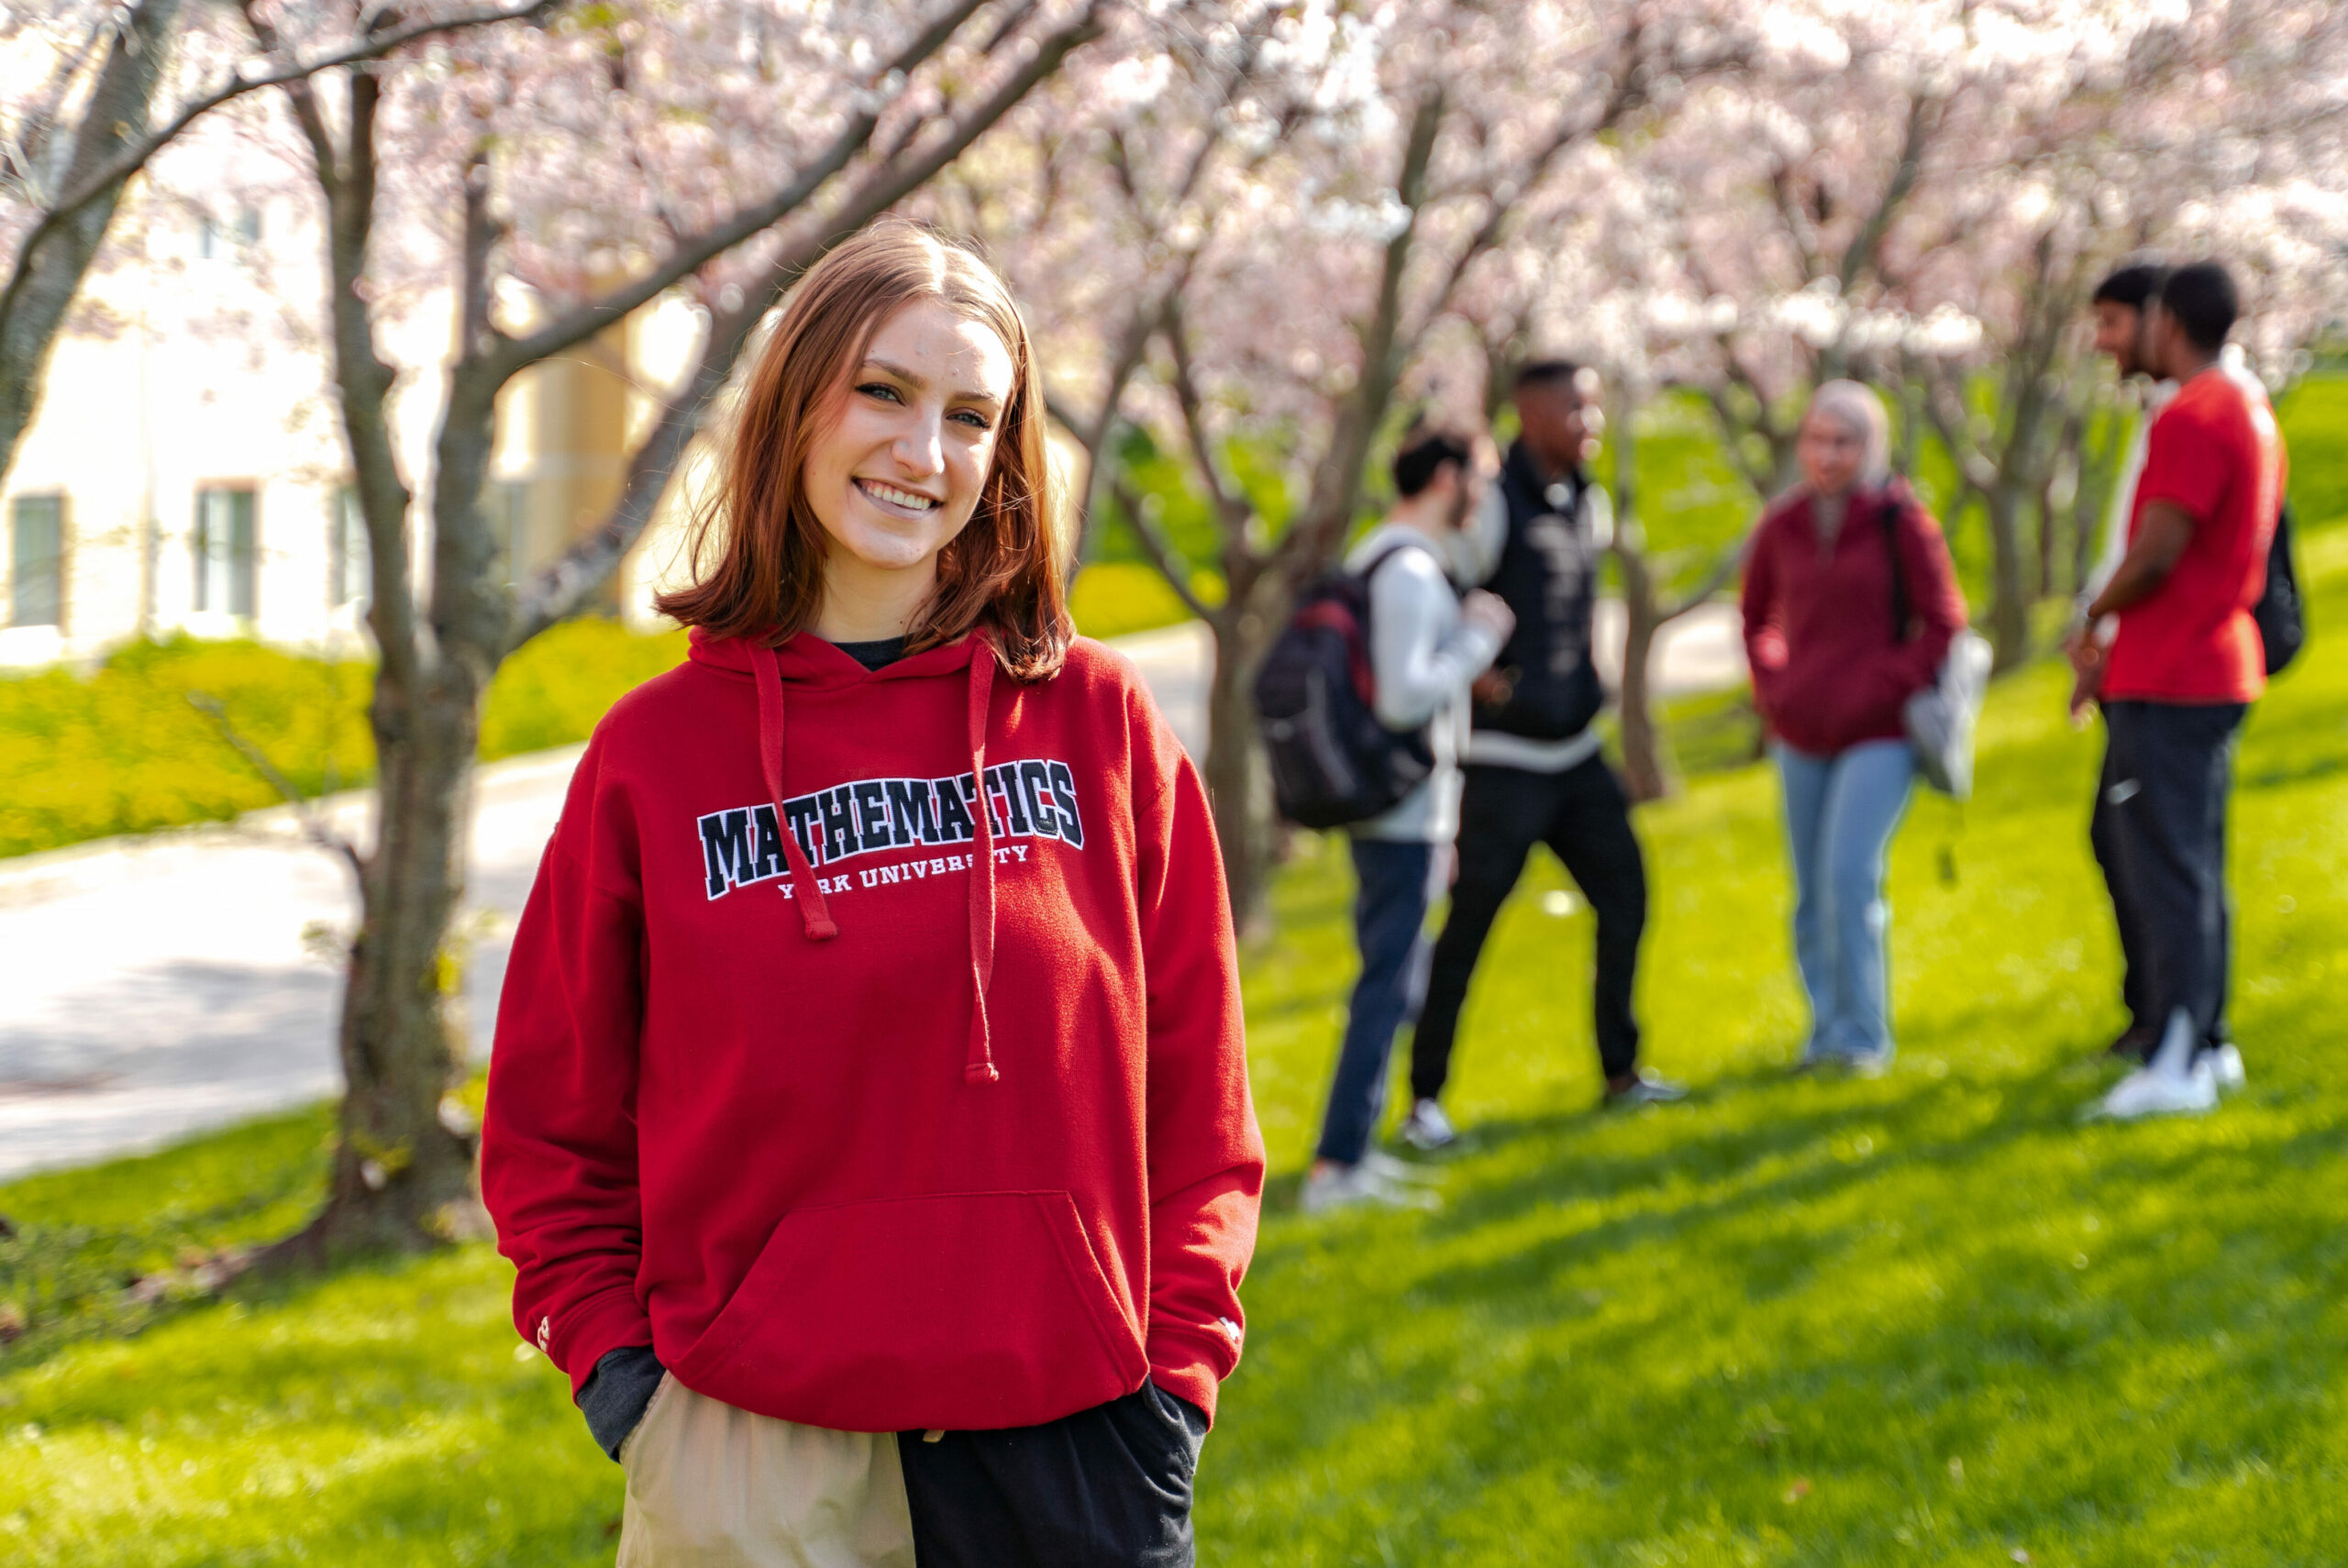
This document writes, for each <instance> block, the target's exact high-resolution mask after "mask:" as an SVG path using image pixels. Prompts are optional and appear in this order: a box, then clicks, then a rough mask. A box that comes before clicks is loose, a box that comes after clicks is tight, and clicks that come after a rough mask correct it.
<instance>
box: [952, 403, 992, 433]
mask: <svg viewBox="0 0 2348 1568" xmlns="http://www.w3.org/2000/svg"><path fill="white" fill-rule="evenodd" d="M949 417H951V418H954V419H958V420H960V421H961V422H962V423H963V424H965V425H969V427H970V428H971V429H973V430H991V429H992V428H993V426H992V425H990V424H989V423H988V422H987V416H986V415H985V414H980V412H979V411H978V410H977V409H975V408H958V409H956V410H955V411H954V412H953V414H951V415H949Z"/></svg>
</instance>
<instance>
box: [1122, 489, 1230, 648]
mask: <svg viewBox="0 0 2348 1568" xmlns="http://www.w3.org/2000/svg"><path fill="white" fill-rule="evenodd" d="M1109 491H1110V493H1111V494H1112V495H1113V496H1115V497H1116V499H1117V505H1118V507H1119V509H1121V510H1122V511H1123V512H1124V514H1125V521H1126V522H1128V523H1130V524H1132V525H1133V529H1134V536H1135V538H1137V539H1139V540H1140V541H1141V547H1142V553H1143V554H1145V555H1146V556H1147V557H1149V564H1150V565H1152V566H1154V567H1156V568H1157V575H1158V576H1160V577H1162V578H1164V579H1165V580H1166V586H1167V587H1168V588H1170V589H1172V590H1173V591H1174V597H1175V598H1177V599H1180V601H1181V602H1182V607H1183V608H1184V609H1186V610H1188V611H1189V612H1190V613H1191V614H1193V615H1195V616H1197V617H1198V618H1199V619H1200V620H1202V621H1213V619H1214V610H1213V607H1212V606H1211V605H1209V604H1208V603H1207V602H1206V601H1205V600H1203V599H1202V598H1200V597H1199V594H1198V591H1197V590H1196V589H1194V588H1192V587H1191V573H1190V563H1189V562H1187V561H1185V560H1183V559H1182V558H1181V555H1180V552H1179V551H1177V550H1176V549H1175V548H1174V544H1173V541H1172V540H1170V539H1168V538H1167V537H1166V536H1164V535H1162V534H1160V533H1159V532H1158V531H1157V524H1155V523H1152V522H1151V521H1150V520H1149V514H1148V513H1146V512H1144V511H1143V510H1142V504H1141V497H1139V496H1137V495H1135V493H1134V491H1133V487H1132V486H1131V485H1128V484H1127V483H1126V482H1125V481H1124V480H1122V479H1117V480H1110V481H1109Z"/></svg>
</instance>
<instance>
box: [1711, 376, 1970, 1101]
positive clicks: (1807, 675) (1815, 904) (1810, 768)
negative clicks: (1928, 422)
mask: <svg viewBox="0 0 2348 1568" xmlns="http://www.w3.org/2000/svg"><path fill="white" fill-rule="evenodd" d="M1887 447H1888V438H1887V433H1886V429H1885V420H1884V414H1883V405H1882V404H1881V403H1879V402H1877V399H1876V395H1875V393H1873V392H1870V391H1868V390H1867V389H1866V387H1864V386H1861V385H1860V384H1859V383H1858V382H1856V381H1829V382H1827V383H1826V384H1825V385H1824V386H1822V387H1820V388H1819V389H1818V392H1817V394H1816V395H1815V396H1814V397H1812V398H1811V404H1810V409H1809V412H1808V413H1807V414H1804V415H1803V416H1802V424H1801V434H1800V438H1799V444H1798V446H1797V447H1796V452H1797V455H1798V456H1799V458H1800V462H1801V469H1802V474H1803V478H1804V481H1805V482H1803V483H1802V484H1801V485H1800V486H1798V487H1797V488H1796V489H1794V490H1793V491H1790V492H1789V493H1788V494H1787V495H1785V496H1784V497H1782V498H1781V499H1780V500H1779V501H1778V502H1777V504H1775V505H1774V506H1772V507H1771V508H1770V509H1769V511H1768V513H1767V515H1766V516H1764V517H1763V518H1762V520H1761V525H1760V527H1759V528H1758V529H1756V530H1755V533H1754V537H1753V546H1752V549H1751V552H1750V554H1749V555H1748V556H1747V558H1746V560H1745V567H1744V647H1745V654H1746V657H1747V659H1748V661H1749V663H1750V664H1751V666H1752V669H1753V698H1754V702H1755V705H1756V706H1757V707H1758V708H1759V709H1760V711H1761V717H1762V720H1763V722H1764V723H1766V724H1767V726H1768V734H1769V737H1770V747H1769V749H1770V753H1771V755H1772V756H1774V757H1775V758H1776V760H1777V764H1778V777H1779V778H1780V780H1781V781H1782V782H1783V784H1784V787H1785V798H1786V838H1787V842H1788V845H1789V847H1790V848H1791V850H1792V853H1793V862H1794V885H1795V889H1796V893H1795V899H1794V955H1795V957H1796V960H1797V962H1799V964H1800V967H1801V980H1802V988H1803V989H1804V990H1806V991H1807V992H1809V994H1810V1008H1811V1032H1810V1042H1809V1044H1808V1046H1807V1047H1806V1048H1805V1049H1804V1051H1803V1052H1802V1059H1801V1065H1802V1066H1804V1067H1812V1066H1821V1065H1825V1064H1835V1065H1840V1066H1849V1067H1853V1068H1856V1069H1858V1070H1861V1071H1865V1072H1880V1071H1881V1070H1882V1069H1883V1068H1884V1066H1886V1065H1888V1063H1889V1061H1890V1060H1891V1049H1892V1045H1891V1006H1890V996H1889V990H1888V981H1887V978H1886V972H1885V964H1884V938H1885V934H1886V932H1887V930H1888V926H1889V924H1890V911H1889V908H1888V905H1887V904H1886V903H1885V901H1884V896H1883V863H1884V852H1885V850H1886V849H1887V847H1888V845H1890V842H1891V834H1892V831H1893V830H1894V829H1895V828H1897V827H1898V826H1899V818H1900V815H1901V813H1902V812H1905V811H1906V810H1907V807H1908V794H1909V790H1910V788H1911V785H1912V783H1913V781H1914V778H1915V771H1916V769H1915V757H1914V754H1913V753H1912V752H1911V750H1910V749H1909V745H1908V740H1907V732H1906V727H1905V725H1904V724H1903V723H1902V721H1901V717H1900V710H1901V708H1902V707H1903V706H1904V705H1905V703H1906V702H1907V701H1908V699H1909V698H1910V697H1911V695H1913V694H1914V693H1915V692H1917V691H1919V690H1922V689H1923V688H1924V687H1926V686H1928V685H1930V684H1931V683H1932V681H1933V676H1934V672H1935V671H1937V670H1938V669H1939V668H1940V664H1941V661H1942V659H1944V657H1947V654H1948V647H1949V642H1950V639H1951V638H1953V637H1954V636H1955V635H1956V633H1957V632H1959V631H1960V630H1962V629H1963V628H1964V625H1965V598H1964V595H1963V594H1961V593H1960V592H1959V591H1957V586H1956V574H1955V571H1954V570H1953V569H1951V567H1950V565H1949V558H1948V546H1947V544H1946V542H1945V541H1944V540H1943V538H1942V537H1941V530H1940V525H1939V524H1937V523H1935V522H1933V518H1932V514H1931V513H1927V512H1926V511H1925V510H1924V509H1923V507H1922V505H1920V504H1918V502H1917V501H1916V498H1915V497H1914V495H1912V494H1911V492H1910V491H1909V490H1908V488H1907V486H1906V485H1905V484H1901V483H1898V482H1894V481H1891V480H1888V475H1887V471H1886V463H1885V455H1886V450H1887ZM1895 572H1896V573H1897V574H1898V575H1897V578H1896V579H1895V577H1894V573H1895ZM1902 605H1904V607H1905V610H1906V614H1905V617H1904V621H1905V624H1898V622H1899V607H1900V606H1902Z"/></svg>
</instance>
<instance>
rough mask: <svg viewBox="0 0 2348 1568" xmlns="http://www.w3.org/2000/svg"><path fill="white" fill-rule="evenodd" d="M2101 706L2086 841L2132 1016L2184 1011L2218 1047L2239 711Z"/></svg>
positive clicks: (2205, 706)
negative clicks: (2122, 962)
mask: <svg viewBox="0 0 2348 1568" xmlns="http://www.w3.org/2000/svg"><path fill="white" fill-rule="evenodd" d="M2103 712H2104V722H2105V724H2106V727H2107V729H2108V731H2109V734H2110V739H2109V743H2108V745H2107V746H2106V748H2105V752H2104V759H2103V774H2102V777H2101V778H2100V779H2099V781H2098V786H2097V790H2096V808H2095V815H2094V817H2093V818H2092V819H2090V822H2089V824H2088V837H2089V840H2090V842H2091V843H2093V845H2095V851H2096V858H2097V859H2098V860H2099V861H2100V862H2101V863H2102V865H2103V867H2104V877H2105V879H2106V881H2107V882H2108V883H2109V885H2110V889H2111V904H2112V912H2113V914H2114V915H2115V916H2116V917H2117V918H2118V920H2119V924H2120V945H2121V953H2122V954H2123V955H2124V956H2125V959H2126V963H2127V973H2126V977H2125V979H2124V980H2123V982H2122V991H2123V994H2124V996H2125V998H2126V1000H2127V1003H2128V1010H2129V1013H2130V1015H2131V1016H2132V1018H2133V1020H2134V1021H2135V1022H2136V1024H2137V1025H2139V1026H2141V1027H2143V1028H2144V1029H2146V1030H2152V1031H2157V1030H2159V1029H2160V1028H2162V1027H2163V1026H2164V1025H2165V1021H2167V1019H2168V1017H2169V1015H2170V1014H2171V1013H2172V1012H2173V1011H2174V1010H2176V1009H2178V1008H2183V1009H2184V1010H2185V1011H2186V1014H2187V1017H2188V1018H2190V1019H2191V1021H2192V1022H2193V1026H2194V1029H2195V1031H2196V1032H2197V1033H2198V1035H2199V1037H2200V1038H2201V1039H2202V1040H2203V1041H2204V1042H2205V1043H2217V1042H2219V1041H2221V1040H2222V1039H2224V1038H2225V1034H2224V1031H2225V1029H2226V1021H2225V1011H2226V990H2227V984H2228V979H2229V970H2230V967H2231V963H2230V953H2229V949H2230V947H2231V945H2232V918H2231V912H2230V911H2229V909H2228V907H2227V899H2226V801H2227V797H2228V795H2229V794H2230V792H2231V791H2232V785H2233V760H2234V737H2235V735H2236V734H2239V733H2240V731H2241V728H2242V720H2243V706H2242V704H2240V703H2235V702H2227V703H2181V702H2140V701H2119V702H2107V703H2105V704H2104V705H2103Z"/></svg>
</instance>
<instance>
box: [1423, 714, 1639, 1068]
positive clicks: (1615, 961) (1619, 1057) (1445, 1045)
mask: <svg viewBox="0 0 2348 1568" xmlns="http://www.w3.org/2000/svg"><path fill="white" fill-rule="evenodd" d="M1536 844H1545V845H1548V846H1549V849H1550V851H1551V853H1553V854H1554V855H1556V857H1557V858H1558V859H1559V860H1560V861H1562V862H1563V863H1564V865H1565V867H1566V870H1567V873H1568V874H1570V875H1571V876H1572V878H1573V879H1574V881H1575V882H1576V883H1577V884H1578V886H1579V887H1580V889H1581V890H1582V896H1583V897H1584V898H1587V899H1588V900H1589V907H1590V910H1591V911H1592V912H1593V913H1594V914H1596V915H1597V917H1598V973H1597V977H1596V982H1595V985H1594V987H1593V989H1594V990H1595V992H1596V1002H1597V1015H1598V1016H1597V1035H1598V1059H1599V1061H1600V1065H1601V1066H1603V1067H1604V1068H1605V1071H1606V1076H1607V1077H1610V1078H1611V1077H1621V1076H1622V1075H1623V1074H1624V1073H1627V1072H1629V1071H1630V1070H1631V1069H1632V1067H1633V1066H1635V1065H1636V1064H1637V1062H1638V1059H1639V1026H1638V1022H1637V1021H1636V1020H1635V1019H1634V1018H1633V1017H1632V1016H1631V983H1632V981H1633V979H1634V977H1636V975H1637V973H1638V966H1639V936H1640V934H1641V933H1643V932H1644V931H1645V929H1646V923H1647V874H1646V867H1645V863H1644V862H1643V861H1642V860H1641V859H1640V857H1639V841H1638V837H1637V835H1635V834H1633V833H1632V832H1631V802H1630V801H1629V799H1628V798H1627V797H1626V796H1624V795H1623V786H1622V785H1621V783H1619V782H1618V781H1617V780H1616V779H1615V778H1614V772H1613V769H1611V768H1610V767H1607V766H1606V764H1605V762H1604V760H1603V759H1601V758H1600V757H1596V756H1593V757H1591V758H1590V759H1589V761H1587V762H1584V763H1582V764H1581V765H1580V766H1578V767H1569V768H1567V770H1566V771H1565V772H1563V773H1529V772H1526V771H1525V770H1524V769H1523V768H1518V767H1470V768H1468V769H1467V790H1466V793H1465V795H1464V796H1463V797H1462V799H1461V801H1460V806H1459V879H1458V881H1457V882H1456V884H1455V885H1454V886H1453V888H1452V889H1451V913H1450V915H1449V917H1448V918H1446V919H1445V921H1444V923H1443V934H1442V935H1441V936H1439V937H1437V938H1436V939H1435V944H1434V964H1433V965H1432V966H1431V967H1430V968H1429V970H1428V972H1427V994H1426V1000H1425V1002H1424V1003H1423V1005H1422V1007H1421V1008H1420V1010H1419V1027H1418V1032H1417V1033H1416V1034H1415V1035H1414V1036H1413V1037H1412V1042H1411V1092H1412V1095H1413V1096H1415V1097H1416V1098H1418V1099H1435V1098H1436V1097H1438V1096H1440V1095H1441V1094H1442V1093H1443V1086H1444V1082H1445V1079H1446V1078H1448V1077H1450V1076H1451V1045H1452V1041H1453V1039H1454V1037H1455V1036H1456V1034H1457V1032H1458V1029H1459V1009H1460V1006H1461V1004H1462V1003H1464V1002H1465V1001H1466V1000H1467V981H1468V978H1469V977H1471V976H1472V975H1474V974H1475V972H1476V958H1477V955H1479V954H1480V953H1482V952H1483V950H1484V938H1485V937H1486V936H1487V935H1488V934H1490V932H1491V929H1492V921H1493V920H1494V919H1495V918H1496V917H1497V916H1498V915H1499V914H1500V912H1501V905H1502V904H1504V903H1506V902H1507V901H1508V896H1509V894H1510V893H1511V892H1512V891H1513V890H1514V889H1515V887H1516V880H1517V878H1518V877H1519V876H1520V875H1522V874H1523V870H1524V857H1525V856H1527V855H1529V854H1531V853H1532V851H1533V846H1534V845H1536Z"/></svg>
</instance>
